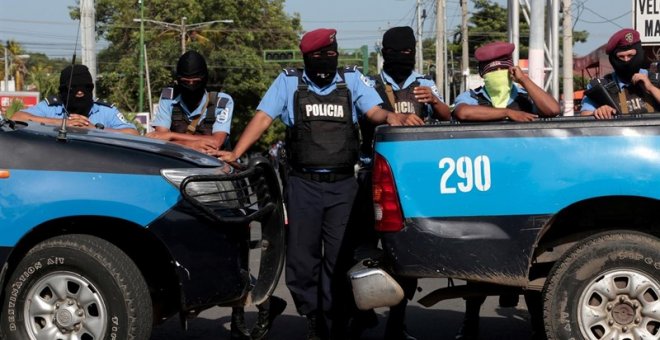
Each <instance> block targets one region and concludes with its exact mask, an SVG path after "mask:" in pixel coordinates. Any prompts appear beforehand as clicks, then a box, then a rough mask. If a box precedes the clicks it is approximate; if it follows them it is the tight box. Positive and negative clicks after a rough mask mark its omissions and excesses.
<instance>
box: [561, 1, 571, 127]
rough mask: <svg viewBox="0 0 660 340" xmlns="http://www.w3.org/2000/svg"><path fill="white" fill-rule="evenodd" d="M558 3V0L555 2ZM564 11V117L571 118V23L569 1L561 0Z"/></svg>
mask: <svg viewBox="0 0 660 340" xmlns="http://www.w3.org/2000/svg"><path fill="white" fill-rule="evenodd" d="M557 1H558V0H557ZM562 1H563V6H564V8H563V10H564V15H563V18H564V23H563V25H564V26H563V31H564V39H563V43H562V46H563V48H564V51H563V52H564V57H563V64H564V65H563V66H562V67H563V78H564V79H563V83H564V116H572V115H573V112H574V108H573V27H572V26H573V23H572V22H571V21H572V19H571V0H562Z"/></svg>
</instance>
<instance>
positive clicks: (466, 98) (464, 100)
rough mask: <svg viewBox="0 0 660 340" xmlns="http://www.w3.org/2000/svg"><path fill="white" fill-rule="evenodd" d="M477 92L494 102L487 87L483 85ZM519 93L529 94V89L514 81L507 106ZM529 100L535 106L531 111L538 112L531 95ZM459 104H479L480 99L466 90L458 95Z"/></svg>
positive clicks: (455, 103)
mask: <svg viewBox="0 0 660 340" xmlns="http://www.w3.org/2000/svg"><path fill="white" fill-rule="evenodd" d="M474 92H475V93H477V94H483V95H484V97H486V99H488V101H489V102H491V103H492V100H491V99H490V96H489V95H488V92H486V87H485V86H481V87H480V88H479V89H478V91H474ZM518 94H527V90H525V88H524V87H522V86H520V85H518V84H516V83H513V85H511V93H510V94H509V101H508V102H507V104H506V105H507V106H509V105H511V103H513V101H514V100H515V99H516V97H518ZM528 99H529V101H530V102H531V103H532V107H533V110H532V111H533V112H531V113H536V112H538V108H537V107H536V104H534V100H532V98H531V97H528ZM458 104H468V105H479V101H478V100H477V99H476V98H473V97H472V96H471V95H470V91H469V90H468V91H465V92H463V93H461V94H460V95H459V96H458V97H456V101H455V102H454V105H455V106H458Z"/></svg>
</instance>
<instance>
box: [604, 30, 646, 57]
mask: <svg viewBox="0 0 660 340" xmlns="http://www.w3.org/2000/svg"><path fill="white" fill-rule="evenodd" d="M638 42H640V40H639V32H637V31H635V30H634V29H631V28H624V29H622V30H620V31H618V32H616V33H614V35H612V37H611V38H610V40H609V41H608V42H607V46H606V47H605V53H607V54H610V53H612V51H614V50H615V49H617V48H619V47H628V46H632V45H633V44H636V43H638ZM631 49H632V47H631Z"/></svg>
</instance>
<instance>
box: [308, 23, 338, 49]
mask: <svg viewBox="0 0 660 340" xmlns="http://www.w3.org/2000/svg"><path fill="white" fill-rule="evenodd" d="M336 35H337V30H335V29H332V28H319V29H316V30H313V31H310V32H307V33H305V35H303V37H302V39H301V40H300V52H302V53H303V54H306V53H308V52H313V51H316V50H318V49H320V48H323V47H326V46H328V45H330V44H332V43H334V42H335V36H336Z"/></svg>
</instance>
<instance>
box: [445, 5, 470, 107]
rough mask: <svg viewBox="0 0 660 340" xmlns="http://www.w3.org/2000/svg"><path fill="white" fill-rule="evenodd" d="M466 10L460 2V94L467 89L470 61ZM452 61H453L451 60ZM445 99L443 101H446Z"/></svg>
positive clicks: (465, 6)
mask: <svg viewBox="0 0 660 340" xmlns="http://www.w3.org/2000/svg"><path fill="white" fill-rule="evenodd" d="M467 14H468V8H467V0H461V93H463V91H466V90H467V88H468V77H469V76H470V59H469V56H468V53H469V51H468V48H469V47H468V18H467ZM452 60H453V59H452ZM446 100H447V99H445V101H446Z"/></svg>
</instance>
